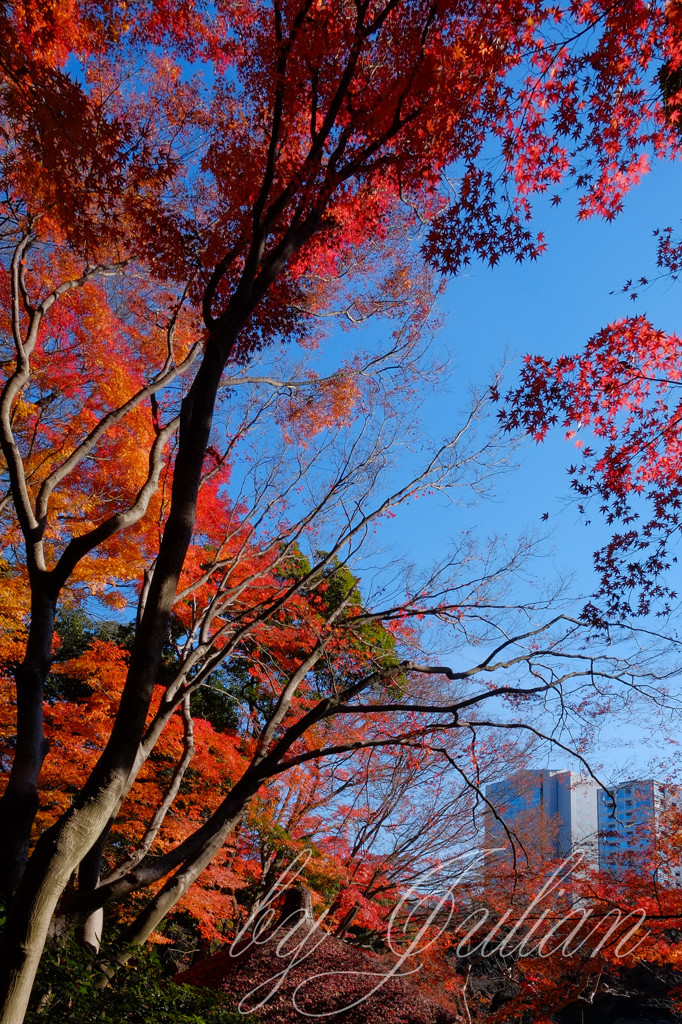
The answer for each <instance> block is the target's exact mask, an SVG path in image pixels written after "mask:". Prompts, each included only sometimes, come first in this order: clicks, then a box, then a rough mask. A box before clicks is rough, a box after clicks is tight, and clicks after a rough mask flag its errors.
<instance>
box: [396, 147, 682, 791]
mask: <svg viewBox="0 0 682 1024" xmlns="http://www.w3.org/2000/svg"><path fill="white" fill-rule="evenodd" d="M681 186H682V167H680V166H679V165H674V166H673V165H663V166H657V167H655V168H654V170H653V171H652V172H651V173H650V174H649V175H648V176H646V177H645V179H644V180H643V182H642V184H641V185H640V186H639V187H638V188H637V189H636V190H634V191H633V192H632V193H631V194H630V195H629V196H628V197H627V199H626V205H625V210H624V212H623V214H621V216H620V217H619V218H618V219H617V220H616V221H614V222H613V223H611V224H608V223H605V222H603V221H596V220H594V221H589V222H582V223H579V222H578V221H577V219H576V206H575V202H574V200H572V198H571V196H570V195H569V196H568V197H566V198H565V199H564V201H563V203H562V205H561V206H559V207H558V208H552V207H550V206H549V204H548V203H542V204H540V206H539V207H538V215H537V227H538V229H541V230H543V231H544V232H545V235H546V240H547V243H548V251H547V253H546V254H545V255H544V256H543V257H542V258H541V259H540V260H539V261H538V262H537V263H535V264H523V265H521V266H519V265H516V264H515V263H513V262H512V261H506V262H503V263H501V264H500V265H499V266H498V267H496V268H495V269H493V270H491V269H489V268H486V267H485V266H483V265H480V264H476V265H472V266H471V267H470V268H469V270H468V272H466V273H465V274H464V275H462V276H461V277H459V278H457V279H456V280H454V281H452V282H450V284H449V285H448V288H447V293H446V295H445V298H444V303H443V305H444V309H445V312H446V319H445V324H444V327H443V329H442V331H441V333H440V336H439V338H438V342H437V344H438V345H440V346H443V347H447V349H448V350H449V351H450V352H451V353H452V356H453V364H454V365H453V372H452V376H451V379H450V381H449V383H448V388H447V389H446V391H445V392H443V393H439V394H436V395H433V396H431V397H430V398H429V399H428V400H427V401H426V402H425V404H424V406H423V408H422V415H423V417H424V422H425V427H426V430H427V433H428V435H429V436H431V437H434V438H435V437H438V436H440V435H445V434H447V433H448V432H449V431H451V430H452V427H453V424H454V423H455V422H456V413H457V410H458V409H459V408H461V407H462V406H463V405H464V404H465V400H466V390H467V387H468V385H469V383H470V382H473V383H476V384H479V385H481V386H484V385H486V383H487V382H488V381H489V380H490V379H491V368H492V367H495V366H498V365H499V364H500V362H501V360H502V358H503V354H504V352H505V351H506V352H507V354H508V356H509V357H511V362H510V365H509V367H508V369H507V371H506V381H507V382H508V384H509V386H511V385H512V384H513V383H514V381H515V379H516V375H517V373H518V369H519V366H520V362H521V358H522V356H523V355H524V354H525V353H526V352H531V353H541V354H543V355H545V356H556V355H559V354H560V353H569V352H578V351H580V349H581V348H582V346H583V345H584V343H585V342H586V340H587V339H588V338H589V336H590V335H591V334H593V333H594V332H595V331H597V330H598V329H599V328H600V327H602V326H604V325H606V324H607V323H608V322H610V321H613V320H614V319H617V318H618V317H622V316H627V315H632V314H634V313H646V314H648V315H649V317H650V318H651V319H652V321H653V322H654V323H655V324H656V325H657V326H659V327H661V328H663V329H665V330H668V331H677V332H679V333H680V334H682V309H681V304H682V282H681V283H680V284H679V285H670V283H669V282H660V283H658V284H655V285H654V286H653V287H651V288H649V289H648V290H646V291H644V292H642V293H641V294H640V297H639V298H638V299H637V301H636V302H632V301H630V299H629V298H628V297H627V296H625V295H623V294H622V292H621V291H620V289H621V288H622V286H623V284H624V282H625V281H626V280H627V279H628V278H638V277H640V276H642V275H644V276H647V277H652V276H654V271H655V240H654V238H653V236H652V232H653V230H654V228H657V227H665V226H667V225H673V226H677V225H680V222H681V221H682V188H681ZM680 226H681V228H682V225H680ZM613 292H615V294H612V293H613ZM572 458H573V449H572V447H571V444H570V443H566V442H564V440H563V435H562V432H561V431H560V430H558V431H556V432H555V433H554V435H552V436H551V437H550V439H549V440H548V441H547V442H546V443H545V444H543V445H540V446H536V445H535V444H534V443H532V442H529V443H528V444H527V445H526V446H525V447H524V449H523V450H522V451H521V453H520V465H519V468H518V470H515V471H514V472H513V473H511V474H509V475H507V476H506V477H504V478H503V479H502V480H501V481H500V482H499V484H498V486H497V488H496V492H497V493H496V496H495V499H494V500H492V501H483V502H482V503H481V504H480V505H479V506H478V507H477V508H476V509H475V510H471V511H466V510H465V511H463V510H462V509H460V508H458V507H456V506H452V505H450V504H448V503H447V502H446V501H444V500H442V499H439V498H435V499H430V501H429V502H427V503H422V502H417V503H416V504H414V505H413V506H412V507H411V508H410V509H409V510H406V511H403V512H401V513H400V515H399V516H398V518H397V519H395V520H394V521H393V523H392V524H391V527H390V530H391V535H392V540H393V543H394V545H395V548H396V549H397V550H398V551H407V552H409V554H410V556H411V557H412V558H413V559H414V560H415V561H417V562H428V561H430V560H431V559H432V558H435V557H437V556H438V555H439V553H441V552H442V549H443V547H444V546H445V544H446V543H447V541H448V538H450V537H452V536H455V535H457V534H458V533H459V532H460V530H462V529H463V527H464V526H466V525H474V524H475V525H477V526H478V527H479V529H480V530H481V531H482V532H484V533H485V532H487V533H491V534H500V533H502V534H506V535H507V536H508V537H509V538H510V539H513V538H514V536H516V535H517V534H519V533H521V532H523V531H524V530H526V529H528V528H529V527H530V528H531V529H539V530H544V531H545V532H546V534H547V546H546V550H547V551H548V553H551V556H550V557H548V559H547V564H546V571H547V573H548V574H551V572H552V571H553V569H552V562H553V563H554V565H555V566H556V567H557V568H559V569H564V570H566V569H568V570H569V571H571V572H572V573H573V574H574V583H573V589H574V592H575V594H576V596H577V595H579V594H582V595H586V594H589V593H590V592H591V590H592V589H594V586H595V577H594V574H593V571H592V552H593V551H594V550H595V548H597V547H599V546H600V544H601V543H602V542H603V540H604V538H605V537H606V535H607V534H606V531H605V528H604V526H603V524H601V523H600V521H599V516H598V513H597V512H596V509H595V514H594V516H593V521H592V525H589V526H586V525H585V523H584V521H583V520H581V517H580V516H579V514H578V512H577V509H576V508H575V505H571V504H568V505H567V502H566V499H567V498H568V497H569V494H570V491H569V486H568V484H569V479H568V475H567V473H566V467H567V466H568V465H569V464H570V462H571V461H572ZM545 512H547V513H549V519H548V521H547V523H546V524H544V525H543V523H542V522H541V517H542V515H543V513H545ZM382 529H383V527H382ZM681 561H682V559H681ZM678 589H680V590H682V587H678ZM677 626H678V623H677V622H676V621H673V622H671V623H670V627H671V628H672V629H675V628H677ZM680 632H681V633H682V630H681V631H680ZM604 743H605V746H604V748H603V749H602V750H601V751H600V753H599V755H598V757H597V760H601V761H602V762H603V763H604V772H605V777H606V776H609V775H616V776H617V775H619V774H620V773H621V771H622V770H626V771H629V769H630V768H633V763H629V762H632V760H633V759H634V762H636V764H637V765H638V766H639V767H641V769H642V771H644V770H646V769H645V766H646V765H647V764H649V762H650V761H651V759H652V757H654V756H658V753H659V752H658V751H654V750H652V749H650V748H647V747H644V746H643V745H642V744H641V742H640V741H639V739H638V734H637V730H636V729H634V728H633V729H631V730H627V729H625V730H624V729H623V728H622V727H621V726H619V727H618V732H617V734H615V735H614V734H612V735H610V736H606V735H605V736H604ZM608 744H611V745H612V748H611V749H608ZM660 753H661V754H662V755H663V756H665V757H667V756H669V755H671V754H672V755H673V756H674V751H673V750H670V749H668V750H665V751H661V752H660ZM553 761H557V758H556V757H554V758H553ZM673 763H674V762H673ZM680 770H682V766H681V769H680Z"/></svg>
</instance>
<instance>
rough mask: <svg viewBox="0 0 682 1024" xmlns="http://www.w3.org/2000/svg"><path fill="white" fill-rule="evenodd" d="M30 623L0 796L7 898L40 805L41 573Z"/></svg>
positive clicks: (44, 643) (45, 656)
mask: <svg viewBox="0 0 682 1024" xmlns="http://www.w3.org/2000/svg"><path fill="white" fill-rule="evenodd" d="M31 583H32V590H33V592H32V595H31V598H32V600H31V626H30V630H29V635H28V641H27V644H26V653H25V655H24V660H23V661H22V663H21V665H19V666H18V667H17V668H16V669H15V672H14V676H15V680H16V686H17V742H16V749H15V752H14V759H13V761H12V770H11V772H10V776H9V780H8V783H7V788H6V790H5V792H4V794H3V796H2V799H1V800H0V836H2V843H0V892H2V894H3V896H4V897H5V899H6V900H7V902H8V903H9V901H10V899H11V897H12V895H13V894H14V892H15V891H16V889H17V886H18V885H19V882H20V881H21V876H22V875H23V873H24V870H25V868H26V862H27V860H28V846H29V840H30V836H31V829H32V828H33V821H34V819H35V816H36V812H37V810H38V805H39V796H38V775H39V774H40V769H41V767H42V764H43V760H44V759H45V755H46V753H47V746H48V745H47V741H46V739H45V736H44V733H43V695H44V690H45V680H46V678H47V674H48V672H49V670H50V660H51V651H52V637H53V633H54V617H55V608H56V599H55V598H54V597H52V596H51V595H50V594H49V593H48V592H47V589H46V587H45V586H44V582H43V580H42V579H40V578H38V579H33V580H32V581H31Z"/></svg>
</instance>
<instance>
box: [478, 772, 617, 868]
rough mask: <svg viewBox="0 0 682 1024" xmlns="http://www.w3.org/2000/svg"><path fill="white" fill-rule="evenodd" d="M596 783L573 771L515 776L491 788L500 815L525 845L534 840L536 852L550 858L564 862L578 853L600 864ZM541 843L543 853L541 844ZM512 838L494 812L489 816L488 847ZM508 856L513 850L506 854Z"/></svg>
mask: <svg viewBox="0 0 682 1024" xmlns="http://www.w3.org/2000/svg"><path fill="white" fill-rule="evenodd" d="M599 789H600V787H599V785H598V783H596V782H595V781H594V780H593V779H586V778H585V777H584V776H581V775H578V774H577V773H575V772H571V771H568V770H567V769H554V768H544V769H535V770H530V769H529V770H525V771H520V772H515V773H514V774H513V775H510V776H508V777H507V778H506V779H503V780H502V781H500V782H493V783H491V784H490V785H488V786H487V788H486V798H487V799H488V800H489V801H490V803H491V804H492V806H493V807H494V808H495V812H496V814H497V815H498V816H499V818H501V819H502V820H503V822H504V824H505V825H506V826H507V828H508V829H509V830H510V832H512V833H516V834H517V835H518V836H519V838H520V839H521V841H522V842H523V841H524V836H526V837H531V838H532V842H533V848H534V850H535V852H541V854H542V855H543V856H544V857H545V858H546V859H547V860H554V859H556V858H559V857H560V858H564V857H567V856H568V855H569V854H571V853H574V852H576V851H577V850H578V849H580V850H582V851H584V853H585V857H586V861H587V862H589V863H590V864H591V865H594V866H595V867H596V866H597V860H598V844H597V828H598V818H597V792H598V791H599ZM538 843H539V844H540V851H538V845H537V844H538ZM508 845H509V839H508V837H507V834H506V832H505V830H504V827H503V825H502V824H501V822H500V821H499V820H498V819H497V818H495V815H494V814H493V813H492V811H490V810H489V811H488V812H487V813H486V847H487V848H488V849H490V848H491V847H496V846H508ZM502 856H505V858H506V857H507V856H508V852H506V853H505V854H503V855H502Z"/></svg>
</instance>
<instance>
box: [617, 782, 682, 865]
mask: <svg viewBox="0 0 682 1024" xmlns="http://www.w3.org/2000/svg"><path fill="white" fill-rule="evenodd" d="M681 797H682V791H681V789H680V787H679V786H674V785H668V784H666V783H663V782H658V781H657V780H656V779H630V780H629V781H627V782H622V783H621V784H620V785H618V786H610V787H609V788H608V789H606V790H604V789H602V790H600V792H599V796H598V814H599V819H598V821H599V867H600V868H601V869H602V870H604V871H609V872H611V874H613V875H616V876H618V875H620V874H622V873H624V872H627V871H632V870H635V871H651V872H652V873H654V874H656V876H657V879H658V881H659V882H661V883H662V884H668V885H671V884H672V885H680V884H682V867H681V866H680V865H676V864H668V863H666V862H665V861H664V860H662V859H660V858H657V838H658V837H659V835H660V831H661V816H662V814H663V813H664V812H665V811H666V810H667V809H673V808H676V807H677V806H678V804H680V801H681Z"/></svg>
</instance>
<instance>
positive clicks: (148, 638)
mask: <svg viewBox="0 0 682 1024" xmlns="http://www.w3.org/2000/svg"><path fill="white" fill-rule="evenodd" d="M234 337H236V331H235V333H234ZM230 348H231V346H230V345H228V344H225V346H224V347H223V346H220V347H219V346H218V345H217V344H214V345H211V344H209V345H208V347H207V351H206V355H205V357H204V359H203V360H202V363H201V366H200V367H199V371H198V373H197V375H196V377H195V378H194V381H193V382H192V386H191V388H190V390H189V392H188V394H187V396H186V397H185V399H184V400H183V403H182V413H181V425H180V439H179V446H178V454H177V457H176V462H175V472H174V477H173V489H172V498H171V509H170V512H169V516H168V520H167V522H166V528H165V530H164V535H163V539H162V542H161V547H160V550H159V556H158V558H157V562H156V569H155V572H154V576H153V579H152V583H151V586H150V592H149V596H148V598H147V603H146V606H145V611H144V614H143V616H142V621H141V622H140V626H139V628H138V630H137V633H136V636H135V643H134V645H133V650H132V654H131V660H130V668H129V671H128V678H127V681H126V686H125V688H124V691H123V696H122V699H121V703H120V705H119V710H118V714H117V716H116V721H115V723H114V727H113V730H112V732H111V736H110V737H109V741H108V743H107V746H106V748H105V749H104V751H103V753H102V755H101V757H100V759H99V761H98V763H97V765H96V766H95V768H94V770H93V772H92V774H91V775H90V778H89V779H88V781H87V782H86V784H85V786H84V788H83V789H82V790H81V792H80V793H79V794H78V796H77V797H76V799H75V800H74V804H73V806H72V807H70V808H69V810H68V811H67V812H66V813H65V814H64V815H62V817H61V818H60V819H59V821H58V822H56V824H55V825H53V826H52V828H50V829H48V831H47V832H45V833H44V834H43V835H42V836H41V837H40V839H39V841H38V843H37V845H36V848H35V850H34V852H33V855H32V856H31V859H30V861H29V864H28V867H27V869H26V872H25V874H24V877H23V879H22V882H21V885H20V886H19V889H18V891H17V896H16V898H15V900H14V902H13V905H12V908H11V911H10V915H9V919H8V922H7V927H6V931H5V938H4V942H3V947H4V949H3V954H4V955H3V963H2V974H1V975H0V977H1V978H2V994H3V1008H2V1013H1V1014H0V1024H22V1022H23V1019H24V1015H25V1013H26V1007H27V1005H28V1000H29V997H30V994H31V988H32V986H33V981H34V978H35V972H36V970H37V967H38V964H39V962H40V957H41V954H42V951H43V948H44V945H45V940H46V937H47V933H48V929H49V925H50V919H51V917H52V914H53V912H54V909H55V906H56V904H57V901H58V899H59V897H60V896H61V894H62V892H63V890H64V887H65V885H66V883H67V881H68V879H69V878H70V876H71V874H72V872H73V871H74V870H75V869H76V868H77V867H78V866H79V864H80V863H81V861H82V860H83V858H84V857H85V856H86V854H87V853H88V851H89V850H90V848H91V847H92V846H93V844H94V843H95V842H96V841H97V839H98V838H99V836H100V835H101V834H102V830H103V829H104V828H105V826H106V824H107V821H108V820H109V818H110V816H111V814H112V813H113V812H114V810H115V808H116V805H117V802H118V801H119V799H120V798H121V796H122V795H123V792H124V790H125V787H126V785H131V784H132V782H133V781H134V780H133V779H132V777H131V770H132V768H133V765H134V763H135V759H136V755H137V752H138V748H139V744H140V740H141V738H142V735H143V730H144V726H145V721H146V717H147V712H148V710H149V704H150V701H151V697H152V693H153V688H154V685H155V683H156V678H157V674H158V668H159V664H160V661H161V655H162V651H163V645H164V643H165V639H166V632H167V629H168V622H169V619H170V613H171V611H172V607H173V601H174V598H175V593H176V588H177V581H178V578H179V576H180V572H181V570H182V566H183V564H184V560H185V556H186V553H187V549H188V547H189V544H190V542H191V539H192V531H193V529H194V521H195V515H196V503H197V497H198V493H199V486H200V483H201V471H202V467H203V462H204V456H205V454H206V448H207V445H208V441H209V437H210V431H211V425H212V422H213V411H214V407H215V400H216V395H217V391H218V385H219V383H220V376H221V374H222V371H223V367H224V365H225V362H226V361H227V357H228V355H229V350H230ZM52 612H53V618H54V607H53V609H52ZM31 628H32V629H33V623H32V624H31ZM36 628H37V627H36ZM41 635H43V636H44V634H41ZM50 640H51V636H50ZM43 649H44V644H43ZM47 666H49V658H48V660H47ZM47 666H46V669H45V671H47ZM38 692H39V694H40V700H39V701H38V699H37V693H38ZM31 695H32V698H33V700H32V703H31V705H30V706H31V711H32V713H33V716H34V719H35V720H36V721H37V716H38V712H37V706H38V704H40V706H41V708H40V734H41V735H42V685H41V687H40V690H39V691H38V687H37V681H34V683H33V689H32V691H31ZM33 732H34V733H35V728H34V730H33ZM38 770H39V769H38ZM36 783H37V773H36V776H35V780H34V782H33V787H34V788H33V790H31V792H32V793H35V794H36V795H37V788H36ZM34 799H35V798H34Z"/></svg>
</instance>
